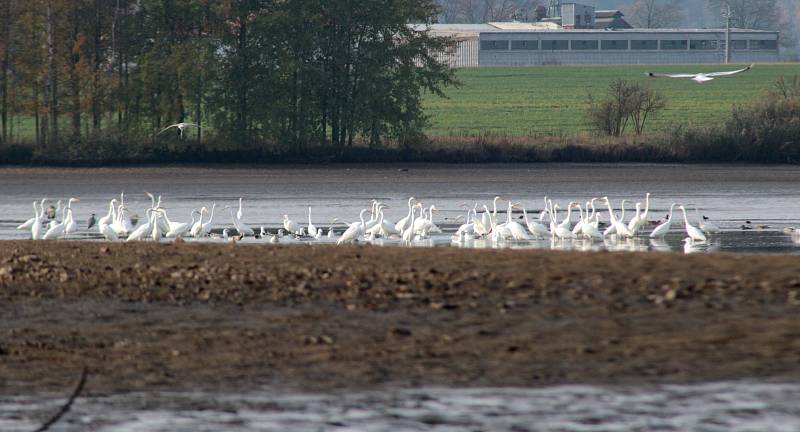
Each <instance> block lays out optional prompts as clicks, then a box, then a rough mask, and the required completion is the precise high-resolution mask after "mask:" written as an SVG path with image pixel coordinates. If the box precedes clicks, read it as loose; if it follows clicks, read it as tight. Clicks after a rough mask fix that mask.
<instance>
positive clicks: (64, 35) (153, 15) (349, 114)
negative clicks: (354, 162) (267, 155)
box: [0, 0, 453, 162]
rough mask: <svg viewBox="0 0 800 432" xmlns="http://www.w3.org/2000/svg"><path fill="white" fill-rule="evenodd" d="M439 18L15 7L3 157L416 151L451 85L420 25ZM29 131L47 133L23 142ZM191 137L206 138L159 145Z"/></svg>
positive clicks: (312, 10)
mask: <svg viewBox="0 0 800 432" xmlns="http://www.w3.org/2000/svg"><path fill="white" fill-rule="evenodd" d="M437 13H438V9H437V6H436V4H435V3H434V2H433V0H368V1H357V0H4V1H3V2H2V5H0V147H2V146H5V147H8V145H9V144H12V143H15V142H20V141H26V142H27V143H28V144H32V145H30V146H29V147H30V148H33V149H34V150H33V151H34V158H38V159H40V160H45V161H48V160H49V161H64V162H69V161H76V162H77V161H81V160H126V159H143V158H144V159H146V158H147V154H148V153H153V152H160V151H164V150H165V149H168V150H170V151H179V152H181V151H183V152H187V153H191V152H193V151H203V149H206V148H208V147H209V144H213V143H224V144H225V145H229V146H230V145H235V147H236V149H237V150H242V151H269V152H275V153H280V152H292V153H297V154H316V153H317V152H329V153H331V154H335V153H336V152H341V151H343V149H344V148H346V147H348V146H351V145H353V143H354V141H359V142H363V143H368V144H370V145H371V146H376V147H377V146H380V145H381V144H382V143H383V142H385V141H389V140H391V141H392V142H396V143H400V144H401V145H410V144H411V143H413V142H414V140H415V139H418V138H419V137H420V136H421V134H422V130H423V125H424V122H425V115H424V113H423V112H422V109H421V96H422V94H423V92H433V93H439V92H441V90H442V88H443V87H444V86H446V85H448V84H450V83H451V82H452V80H453V77H452V72H451V71H450V70H449V69H448V68H447V67H446V66H444V65H442V64H439V63H438V62H437V61H436V60H435V58H434V57H433V56H431V55H430V53H432V52H435V51H438V50H440V49H442V48H444V47H445V45H446V44H447V43H448V42H447V41H446V40H444V39H440V38H436V37H432V36H429V35H428V34H426V33H421V32H414V31H412V30H410V29H409V27H408V26H407V24H408V23H410V22H415V23H425V22H431V21H433V20H435V19H436V16H437ZM15 120H16V123H15ZM21 120H24V122H27V123H32V127H31V128H30V129H31V130H32V131H33V133H29V134H27V136H26V135H21V134H20V133H19V131H17V134H16V135H15V134H14V130H13V127H14V125H15V124H18V123H20V121H21ZM177 122H193V123H196V124H198V125H199V126H200V127H199V128H189V129H186V131H185V132H184V133H183V134H182V135H180V134H179V133H178V131H177V130H176V129H173V130H171V131H169V132H167V133H164V134H160V135H159V134H158V132H159V131H160V130H161V129H162V128H163V127H165V126H167V125H170V124H173V123H177ZM201 143H202V146H198V144H201ZM211 147H213V146H211Z"/></svg>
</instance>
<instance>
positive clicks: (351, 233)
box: [336, 209, 369, 245]
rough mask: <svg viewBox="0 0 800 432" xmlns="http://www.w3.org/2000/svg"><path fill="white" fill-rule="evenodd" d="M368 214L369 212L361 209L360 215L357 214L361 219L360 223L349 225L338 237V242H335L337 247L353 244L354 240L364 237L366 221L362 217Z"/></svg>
mask: <svg viewBox="0 0 800 432" xmlns="http://www.w3.org/2000/svg"><path fill="white" fill-rule="evenodd" d="M367 213H369V210H367V209H362V210H361V213H360V214H359V219H361V223H354V224H352V225H350V227H349V228H347V230H346V231H345V232H344V234H342V236H341V237H339V240H337V241H336V244H337V245H342V244H345V243H351V244H352V243H354V242H355V241H356V240H358V239H359V237H361V236H362V235H364V227H365V226H366V221H365V220H364V215H366V214H367Z"/></svg>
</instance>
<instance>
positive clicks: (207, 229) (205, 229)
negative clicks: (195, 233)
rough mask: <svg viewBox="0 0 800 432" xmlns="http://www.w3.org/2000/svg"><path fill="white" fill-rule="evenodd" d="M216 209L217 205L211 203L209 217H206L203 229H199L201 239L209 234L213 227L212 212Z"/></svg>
mask: <svg viewBox="0 0 800 432" xmlns="http://www.w3.org/2000/svg"><path fill="white" fill-rule="evenodd" d="M216 208H217V203H212V204H211V215H210V216H209V217H208V221H206V223H204V224H203V227H202V228H201V229H200V236H201V237H204V236H207V235H208V234H209V233H210V232H211V227H212V226H213V225H212V223H214V210H216Z"/></svg>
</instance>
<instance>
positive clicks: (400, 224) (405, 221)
mask: <svg viewBox="0 0 800 432" xmlns="http://www.w3.org/2000/svg"><path fill="white" fill-rule="evenodd" d="M416 201H417V199H416V198H414V197H411V198H409V199H408V214H407V215H406V217H404V218H402V219H400V220H399V221H397V223H396V224H395V225H394V229H395V231H397V232H400V233H402V232H403V231H405V229H406V227H407V226H408V225H409V224H410V223H411V212H412V209H413V206H414V203H415V202H416Z"/></svg>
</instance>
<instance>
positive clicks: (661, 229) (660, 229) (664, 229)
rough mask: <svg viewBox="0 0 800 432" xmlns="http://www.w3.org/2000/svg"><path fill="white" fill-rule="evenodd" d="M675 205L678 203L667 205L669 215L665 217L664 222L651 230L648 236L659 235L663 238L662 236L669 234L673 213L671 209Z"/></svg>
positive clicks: (673, 208) (655, 236) (656, 236)
mask: <svg viewBox="0 0 800 432" xmlns="http://www.w3.org/2000/svg"><path fill="white" fill-rule="evenodd" d="M676 205H678V204H676V203H672V205H671V206H669V217H668V218H667V220H666V222H664V223H662V224H661V225H659V226H657V227H656V228H655V229H654V230H653V232H651V233H650V238H659V237H662V238H663V237H664V236H666V235H667V234H669V230H670V228H672V214H673V211H674V210H675V206H676Z"/></svg>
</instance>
